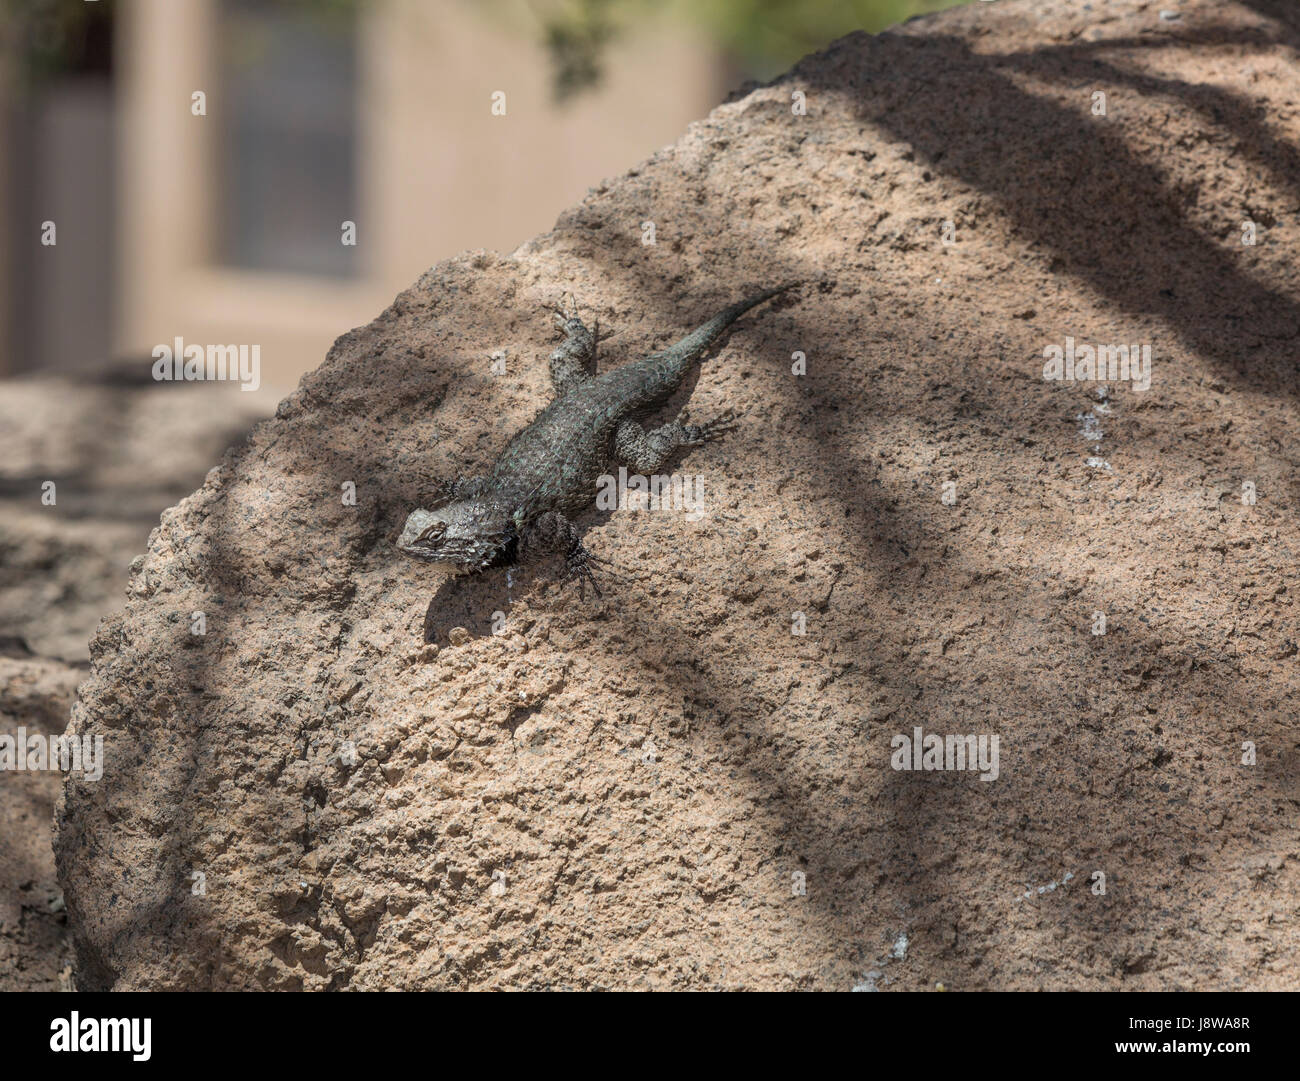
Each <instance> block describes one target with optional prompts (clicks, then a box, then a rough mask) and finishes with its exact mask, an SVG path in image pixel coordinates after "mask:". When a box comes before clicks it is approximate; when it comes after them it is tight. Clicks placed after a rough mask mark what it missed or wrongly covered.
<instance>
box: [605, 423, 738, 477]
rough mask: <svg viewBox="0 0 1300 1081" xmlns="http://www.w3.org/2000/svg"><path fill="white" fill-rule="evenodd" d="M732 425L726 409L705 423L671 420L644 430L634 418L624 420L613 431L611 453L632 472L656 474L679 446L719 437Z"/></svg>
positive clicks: (732, 426)
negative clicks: (612, 450)
mask: <svg viewBox="0 0 1300 1081" xmlns="http://www.w3.org/2000/svg"><path fill="white" fill-rule="evenodd" d="M735 426H736V415H735V414H734V413H733V412H731V411H730V410H728V411H727V412H726V413H724V414H723V415H722V416H721V417H719V418H718V419H717V420H715V421H711V422H710V423H708V424H703V425H697V424H682V423H681V422H680V421H676V420H674V421H671V422H670V423H668V424H664V425H662V426H660V427H658V428H655V429H654V430H653V431H650V432H647V431H646V430H645V429H644V428H643V427H641V425H640V424H638V423H637V422H636V421H634V420H625V421H624V422H623V423H622V424H620V425H619V426H618V430H617V431H616V432H615V433H614V455H615V456H616V457H617V458H618V460H619V461H620V462H624V463H626V464H627V466H628V467H629V468H630V469H631V470H632V472H633V473H640V474H641V475H642V476H644V477H649V476H652V475H654V474H656V473H658V472H659V471H660V470H661V469H662V468H663V467H664V465H665V464H666V463H667V461H668V459H669V458H671V457H672V455H673V453H674V452H675V451H676V450H677V449H678V448H680V447H698V446H700V445H701V444H702V443H708V442H710V441H712V440H714V439H720V438H721V437H722V436H723V435H724V434H725V433H727V432H729V431H731V430H732V429H733V428H734V427H735Z"/></svg>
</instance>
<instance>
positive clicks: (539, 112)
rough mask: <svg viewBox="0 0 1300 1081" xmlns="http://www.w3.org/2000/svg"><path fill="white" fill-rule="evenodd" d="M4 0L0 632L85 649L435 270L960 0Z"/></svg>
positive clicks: (509, 236) (543, 223) (64, 654)
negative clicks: (243, 364)
mask: <svg viewBox="0 0 1300 1081" xmlns="http://www.w3.org/2000/svg"><path fill="white" fill-rule="evenodd" d="M0 5H2V6H0V11H3V16H0V148H2V149H0V204H2V205H3V213H0V645H2V644H3V641H2V640H4V639H13V640H14V642H15V643H20V644H21V647H22V649H30V650H31V651H33V652H34V653H35V654H37V655H39V656H42V657H46V658H60V659H62V660H65V661H68V662H70V663H74V664H84V663H85V660H86V658H87V657H88V641H89V639H90V637H91V635H92V634H93V633H94V630H95V626H96V624H97V623H98V622H99V620H100V619H101V618H102V617H104V616H107V615H111V614H112V613H113V612H114V611H115V610H117V609H118V608H120V607H121V604H122V585H123V583H124V581H125V579H126V570H127V566H128V564H129V563H130V562H131V560H132V558H134V556H135V555H136V554H137V553H138V552H140V551H142V550H143V549H144V547H145V542H146V539H147V537H148V534H149V530H150V529H151V528H152V527H153V526H155V525H156V524H157V522H158V515H159V514H160V513H161V512H162V511H163V510H164V509H165V508H166V507H168V506H171V505H172V504H174V503H177V502H179V501H180V500H181V499H183V498H184V497H185V496H186V495H188V494H189V493H190V492H192V491H193V490H194V489H195V488H197V487H198V486H199V485H200V484H202V482H203V477H204V475H205V474H206V472H207V471H208V470H209V469H210V468H212V466H214V465H216V464H217V463H218V462H220V460H221V457H222V454H223V453H224V452H225V450H226V449H227V448H228V447H230V446H232V445H236V444H238V443H239V442H241V441H242V438H243V436H244V435H245V434H246V433H247V431H248V430H249V428H250V427H251V426H252V425H253V424H254V423H255V422H256V421H258V420H260V419H262V418H265V417H268V416H270V415H271V414H272V413H273V412H274V410H275V406H276V403H277V402H278V401H279V400H280V399H281V398H282V397H283V396H284V395H285V394H287V393H288V392H289V391H291V390H292V389H293V387H294V386H295V385H296V384H297V382H298V379H299V378H300V376H302V374H303V373H305V372H307V371H310V370H311V369H313V368H315V367H316V366H317V365H319V364H320V363H321V361H322V360H323V359H324V357H325V353H326V351H327V350H328V348H329V346H330V344H331V343H332V342H333V341H334V339H335V338H336V337H338V336H339V335H340V334H342V333H344V332H345V331H347V330H349V329H350V328H352V327H355V326H360V325H363V324H365V323H367V322H369V321H370V320H371V319H373V318H374V317H375V316H376V315H378V314H379V313H380V312H381V311H383V309H384V308H386V307H387V306H388V305H389V304H390V303H391V302H392V300H393V297H394V296H395V295H396V294H397V293H398V292H400V291H401V290H402V289H404V288H406V287H407V286H408V285H410V284H411V283H412V282H414V281H415V280H416V279H417V278H418V277H419V276H420V274H422V273H423V272H424V271H425V270H426V269H428V268H429V267H430V266H432V265H433V264H434V263H436V262H438V261H439V260H441V259H444V258H446V257H448V256H451V255H454V254H456V253H457V252H460V251H464V250H466V249H473V248H489V249H495V250H498V251H502V252H510V251H512V250H514V249H515V248H516V247H518V246H519V245H520V244H521V243H523V242H524V241H526V240H528V239H529V238H530V237H532V236H534V235H536V234H538V233H541V232H544V231H546V230H547V229H549V228H550V227H551V225H552V224H553V223H554V221H555V218H556V216H557V215H558V214H559V212H560V211H561V210H563V209H564V208H565V207H567V206H570V205H572V204H574V203H575V202H577V201H578V200H580V199H581V198H582V196H583V195H584V194H585V192H586V191H587V189H588V188H589V187H592V186H594V185H596V184H598V183H599V182H600V181H601V180H603V179H605V178H609V177H615V176H617V175H619V174H620V173H622V172H624V171H626V170H627V169H628V168H630V167H631V166H633V165H635V164H636V163H637V162H639V161H642V160H644V159H645V158H647V157H649V156H650V155H651V154H652V153H653V152H654V151H655V150H657V149H659V148H660V147H662V146H665V145H667V144H670V143H672V142H674V141H675V140H676V139H677V138H678V137H679V136H680V135H681V133H682V132H683V131H684V130H685V128H686V126H687V125H688V124H689V123H690V122H691V121H692V120H695V119H698V118H700V117H703V116H705V115H706V114H707V113H708V112H709V110H710V109H711V108H713V106H714V105H716V104H717V103H718V102H720V101H722V100H723V99H724V98H725V97H726V95H727V93H728V92H729V91H731V90H733V89H735V88H736V87H737V86H739V85H740V84H742V83H743V82H744V81H745V80H747V79H766V78H770V77H771V76H773V75H776V74H778V73H779V72H781V71H782V70H783V69H785V68H786V67H788V66H789V65H790V64H791V63H793V62H794V61H795V60H797V59H798V58H799V57H801V56H803V55H805V54H806V53H808V52H809V51H812V50H815V49H817V48H818V47H820V46H822V45H824V44H826V43H827V42H829V41H831V40H833V39H834V38H836V37H838V36H841V35H842V34H845V33H848V32H849V31H851V30H853V29H856V28H859V27H865V28H868V29H880V28H883V27H884V26H886V25H890V24H892V23H894V22H897V21H899V20H901V19H903V18H906V17H907V16H908V15H910V14H916V13H919V12H920V11H922V10H930V9H934V8H937V7H941V6H946V5H945V2H944V0H694V2H689V3H687V2H682V3H674V2H668V3H651V2H648V0H0ZM497 92H502V93H504V95H505V115H494V113H493V109H492V104H493V95H494V94H496V93H497ZM345 223H353V227H354V229H355V240H356V243H355V244H345V243H343V239H344V229H345ZM178 337H179V338H181V339H183V341H184V342H186V343H189V344H195V345H200V346H207V347H212V346H221V345H227V344H233V345H241V346H249V347H250V349H251V347H252V346H257V347H258V348H259V349H260V360H261V364H260V367H261V387H260V389H259V390H257V391H256V392H253V393H246V392H244V391H242V390H240V389H239V387H238V384H237V383H234V382H157V381H155V380H154V379H153V378H152V365H153V358H152V356H151V354H152V352H153V350H154V349H155V348H156V347H157V346H159V345H164V344H168V345H170V344H171V343H172V342H174V341H175V339H176V338H178ZM51 485H52V486H53V490H52V491H49V492H47V489H48V488H49V486H51ZM54 493H57V499H54V500H53V501H52V500H51V497H52V496H53V495H54ZM55 712H56V713H57V711H55Z"/></svg>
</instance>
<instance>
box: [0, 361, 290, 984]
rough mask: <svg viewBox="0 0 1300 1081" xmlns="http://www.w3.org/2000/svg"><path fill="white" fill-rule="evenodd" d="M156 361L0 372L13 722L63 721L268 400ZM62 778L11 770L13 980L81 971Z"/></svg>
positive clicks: (3, 558) (6, 730)
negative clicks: (30, 374)
mask: <svg viewBox="0 0 1300 1081" xmlns="http://www.w3.org/2000/svg"><path fill="white" fill-rule="evenodd" d="M150 364H151V361H150V360H149V359H147V358H146V359H144V360H142V361H139V362H136V363H125V362H124V363H120V364H109V365H100V366H97V367H96V368H95V370H93V371H86V372H77V373H71V374H65V375H61V376H58V377H53V378H51V377H35V378H25V379H14V380H6V381H5V382H4V383H3V384H2V385H0V735H3V736H9V737H15V736H16V735H17V734H18V730H19V729H26V731H27V732H28V733H35V732H39V733H41V734H43V735H59V734H61V733H62V732H63V730H64V728H65V727H66V726H67V724H68V718H69V715H70V711H71V708H72V700H73V692H74V690H75V688H76V684H77V683H78V682H79V681H80V680H81V679H82V678H84V677H85V674H86V667H87V665H88V662H89V652H88V643H89V641H90V638H91V636H92V635H93V633H94V630H95V627H96V625H97V624H98V622H99V620H100V618H101V617H102V616H104V615H107V614H109V613H111V612H113V611H115V610H117V609H120V608H121V607H122V605H123V603H124V601H125V598H124V596H123V590H122V584H123V579H124V576H125V574H126V570H127V567H128V566H129V564H130V562H131V560H132V558H133V557H134V556H136V555H137V554H138V553H139V552H140V550H141V548H142V547H143V545H144V542H145V538H146V537H147V536H148V534H149V528H150V526H151V525H152V524H153V523H155V522H157V520H158V513H159V511H161V510H162V509H163V508H164V507H167V506H169V505H170V504H172V503H175V502H176V501H177V500H178V499H180V498H182V497H183V496H184V495H185V494H186V493H187V492H189V491H192V490H193V488H194V485H195V484H197V483H200V482H201V481H202V479H203V475H204V473H205V472H207V470H208V468H209V467H210V466H211V464H212V462H213V461H214V460H215V459H216V458H218V457H220V455H221V453H222V451H223V450H224V449H225V448H226V447H227V446H229V445H230V444H231V443H232V442H234V441H237V440H238V439H239V438H240V437H242V435H243V434H244V433H245V432H247V430H248V428H249V426H250V425H251V424H252V422H253V419H254V418H255V417H258V416H260V415H265V413H268V412H270V408H268V407H267V405H266V402H265V398H264V396H260V395H256V394H253V395H250V394H244V393H243V392H241V391H239V390H237V389H235V388H232V387H228V386H218V385H212V384H206V385H201V386H200V385H194V384H168V385H163V386H159V385H158V384H156V383H154V382H153V381H152V379H151V378H150V373H149V365H150ZM272 407H273V403H272ZM48 481H52V482H53V483H54V485H55V489H54V495H55V502H54V503H53V505H47V504H46V503H44V502H42V494H43V486H44V485H45V484H46V482H48ZM61 790H62V784H61V780H60V777H59V776H58V775H57V774H55V773H52V772H16V771H15V772H9V771H4V772H0V991H9V990H25V989H43V990H49V989H58V988H61V987H67V986H69V984H70V973H71V968H72V964H71V962H72V948H71V945H70V943H69V942H68V939H67V926H66V924H67V920H66V916H65V915H64V910H63V898H62V895H61V894H60V892H59V889H58V886H57V885H56V883H55V876H54V853H53V851H52V850H51V848H50V835H51V829H52V826H53V808H54V801H55V799H56V797H57V795H58V793H59V792H60V791H61Z"/></svg>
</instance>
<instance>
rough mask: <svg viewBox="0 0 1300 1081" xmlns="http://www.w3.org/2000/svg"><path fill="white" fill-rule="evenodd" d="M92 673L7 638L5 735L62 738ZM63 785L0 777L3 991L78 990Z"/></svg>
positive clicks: (19, 775)
mask: <svg viewBox="0 0 1300 1081" xmlns="http://www.w3.org/2000/svg"><path fill="white" fill-rule="evenodd" d="M85 674H86V673H85V669H84V668H81V667H78V666H75V665H69V664H64V663H63V662H62V661H56V660H52V659H50V658H47V657H37V656H35V655H34V654H32V653H31V651H30V650H28V649H27V647H26V645H25V644H24V643H23V642H21V641H20V640H19V639H15V638H0V734H4V735H8V736H11V737H13V736H16V735H17V734H18V732H19V730H20V729H21V730H22V731H23V732H24V733H25V734H28V735H40V736H53V735H58V734H60V733H61V732H62V731H63V730H64V729H65V728H66V727H67V724H68V714H69V711H70V710H71V709H72V696H73V693H74V692H75V691H76V688H77V683H78V682H79V681H80V680H81V679H83V678H84V677H85ZM61 781H62V778H61V776H60V774H58V773H56V772H45V771H36V770H30V771H23V772H18V771H14V772H8V771H6V772H4V773H0V823H3V827H4V828H3V833H0V991H57V990H60V989H66V988H68V987H69V986H70V985H71V975H72V946H71V944H70V943H69V941H68V936H67V926H66V925H67V918H66V915H65V913H64V904H63V895H62V893H61V892H60V890H59V887H58V884H57V883H56V882H55V877H54V853H53V851H51V849H50V823H51V820H52V818H53V812H54V801H55V800H56V799H57V798H58V795H59V792H60V790H61V788H62V784H61Z"/></svg>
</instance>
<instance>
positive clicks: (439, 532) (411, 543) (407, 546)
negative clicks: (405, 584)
mask: <svg viewBox="0 0 1300 1081" xmlns="http://www.w3.org/2000/svg"><path fill="white" fill-rule="evenodd" d="M514 537H515V524H514V520H513V518H512V516H511V513H510V511H509V509H507V508H503V507H499V506H497V505H495V504H493V503H491V502H488V501H486V500H479V499H469V500H464V501H462V502H459V503H450V504H448V505H447V506H445V507H439V508H438V509H437V510H413V511H411V513H410V514H408V515H407V516H406V525H405V526H404V527H403V528H402V535H401V536H400V537H399V538H398V539H397V547H398V549H399V550H400V551H402V552H404V553H405V554H406V555H408V556H410V557H411V558H412V559H422V560H424V561H425V562H426V563H440V564H443V565H444V566H445V567H447V568H448V569H450V570H455V571H458V572H470V571H477V570H481V569H482V568H484V567H487V566H489V565H490V564H492V563H494V562H495V561H496V560H497V559H498V558H500V557H501V556H503V555H506V554H507V553H508V551H509V549H510V547H511V546H512V545H513V543H514Z"/></svg>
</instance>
